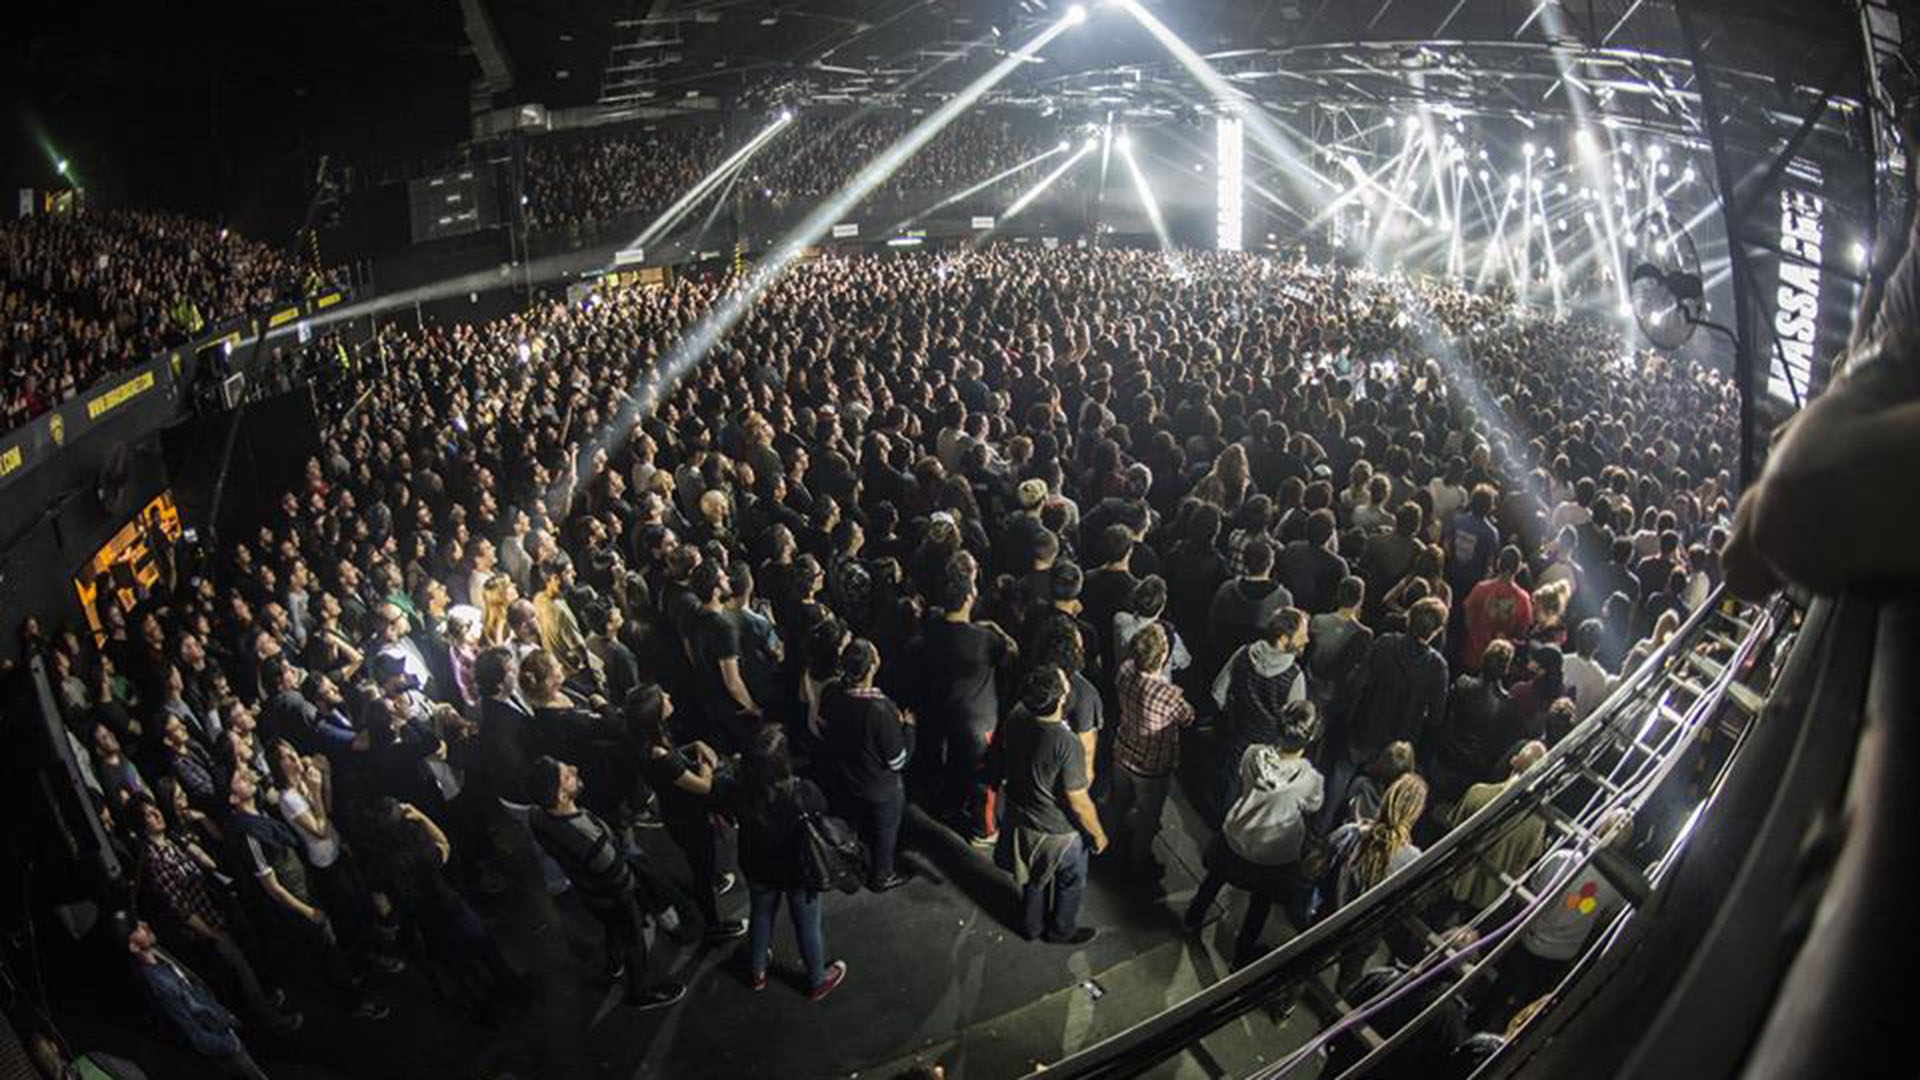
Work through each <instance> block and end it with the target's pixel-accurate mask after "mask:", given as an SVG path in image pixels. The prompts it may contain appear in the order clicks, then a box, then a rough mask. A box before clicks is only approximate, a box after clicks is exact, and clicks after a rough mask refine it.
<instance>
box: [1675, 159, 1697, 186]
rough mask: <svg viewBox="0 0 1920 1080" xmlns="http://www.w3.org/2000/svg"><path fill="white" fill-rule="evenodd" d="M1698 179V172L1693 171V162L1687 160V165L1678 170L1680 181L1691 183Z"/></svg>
mask: <svg viewBox="0 0 1920 1080" xmlns="http://www.w3.org/2000/svg"><path fill="white" fill-rule="evenodd" d="M1698 179H1700V174H1699V173H1697V172H1694V171H1693V163H1692V162H1688V163H1687V167H1686V168H1685V169H1683V170H1681V172H1680V182H1681V183H1683V184H1691V183H1693V182H1694V181H1695V180H1698Z"/></svg>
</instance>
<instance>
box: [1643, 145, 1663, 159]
mask: <svg viewBox="0 0 1920 1080" xmlns="http://www.w3.org/2000/svg"><path fill="white" fill-rule="evenodd" d="M1663 153H1664V151H1662V150H1661V149H1660V144H1659V143H1654V144H1652V145H1650V146H1648V147H1647V157H1648V159H1649V160H1652V161H1659V160H1660V158H1661V155H1662V154H1663Z"/></svg>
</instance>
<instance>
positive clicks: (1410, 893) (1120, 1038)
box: [1036, 590, 1771, 1080]
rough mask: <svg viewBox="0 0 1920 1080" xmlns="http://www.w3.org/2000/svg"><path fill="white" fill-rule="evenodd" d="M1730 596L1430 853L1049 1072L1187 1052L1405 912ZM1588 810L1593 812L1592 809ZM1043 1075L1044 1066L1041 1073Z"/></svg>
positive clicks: (1565, 762)
mask: <svg viewBox="0 0 1920 1080" xmlns="http://www.w3.org/2000/svg"><path fill="white" fill-rule="evenodd" d="M1728 603H1730V601H1729V599H1728V597H1727V596H1726V595H1725V594H1724V592H1723V591H1720V590H1716V592H1715V593H1714V594H1713V595H1712V596H1711V597H1710V598H1709V599H1708V601H1707V602H1706V603H1704V604H1702V605H1701V606H1700V607H1699V608H1698V609H1696V610H1695V611H1694V612H1693V613H1692V614H1691V615H1690V616H1689V617H1688V618H1687V620H1686V621H1685V622H1684V623H1683V624H1682V626H1681V628H1680V630H1679V631H1677V632H1676V633H1675V634H1674V635H1673V637H1671V638H1670V639H1669V640H1668V641H1667V642H1666V643H1665V644H1664V645H1662V646H1661V647H1660V648H1659V649H1657V650H1655V651H1654V652H1653V653H1652V655H1650V656H1649V657H1648V658H1647V660H1646V661H1645V662H1644V663H1642V664H1641V665H1640V667H1639V668H1638V669H1636V670H1635V671H1634V672H1633V673H1632V674H1631V675H1629V676H1628V677H1626V678H1625V679H1623V680H1621V683H1620V685H1619V686H1618V687H1617V688H1616V689H1615V691H1614V692H1613V693H1612V694H1611V695H1609V696H1608V698H1607V699H1606V700H1605V701H1604V702H1602V703H1601V705H1600V706H1599V707H1597V708H1596V709H1595V710H1594V711H1593V712H1592V713H1591V714H1589V715H1588V717H1587V718H1586V720H1584V721H1582V722H1581V723H1580V724H1579V725H1577V726H1576V727H1575V728H1574V730H1573V731H1572V732H1570V733H1568V735H1567V736H1566V737H1565V738H1563V739H1562V740H1560V742H1559V743H1558V744H1557V745H1556V746H1555V747H1554V748H1553V749H1551V750H1550V751H1549V752H1548V753H1547V755H1546V756H1545V757H1543V758H1542V759H1541V761H1540V762H1538V763H1537V764H1536V765H1535V766H1534V767H1533V768H1532V769H1530V770H1528V772H1527V773H1525V774H1523V775H1522V777H1521V778H1520V781H1519V782H1518V783H1515V784H1513V785H1511V786H1509V787H1508V789H1507V790H1506V791H1504V792H1502V793H1501V794H1500V795H1498V796H1496V797H1495V798H1494V799H1492V800H1491V801H1490V802H1489V803H1488V804H1487V805H1486V806H1485V807H1483V808H1482V809H1481V810H1480V811H1478V812H1477V813H1475V814H1474V815H1473V817H1471V818H1469V819H1468V820H1467V821H1465V822H1462V823H1460V824H1459V825H1457V826H1456V827H1455V828H1454V829H1452V830H1451V831H1450V832H1448V834H1447V835H1446V836H1444V837H1443V838H1441V840H1440V841H1438V842H1437V843H1435V844H1434V845H1433V846H1432V847H1431V848H1429V849H1428V850H1426V851H1425V852H1423V853H1422V854H1421V856H1420V857H1419V858H1418V859H1417V860H1415V862H1414V863H1413V864H1411V865H1410V866H1408V867H1406V868H1405V869H1404V870H1402V871H1400V872H1399V873H1397V874H1395V875H1393V876H1392V877H1391V878H1389V879H1387V880H1386V881H1383V882H1381V883H1380V884H1378V885H1376V886H1375V887H1373V888H1372V889H1369V890H1368V891H1367V892H1365V893H1363V894H1362V895H1360V896H1359V897H1356V898H1355V899H1354V900H1353V901H1352V902H1350V903H1348V904H1347V905H1345V906H1344V907H1342V908H1341V909H1340V910H1338V911H1336V912H1334V913H1332V914H1330V915H1329V916H1328V917H1327V918H1325V919H1323V920H1321V921H1320V922H1318V923H1316V924H1314V925H1313V926H1312V927H1309V928H1308V929H1307V930H1306V931H1304V932H1302V933H1301V934H1299V935H1297V936H1295V937H1294V938H1292V939H1291V940H1289V941H1288V942H1286V943H1285V944H1284V945H1282V946H1280V947H1279V948H1278V949H1276V950H1274V951H1273V952H1271V953H1269V954H1268V955H1267V956H1265V957H1263V958H1262V959H1260V960H1258V961H1255V962H1254V963H1253V964H1250V965H1248V966H1247V967H1245V968H1243V969H1241V970H1240V971H1238V972H1235V973H1233V974H1231V975H1229V976H1228V977H1227V978H1225V979H1222V980H1221V981H1220V982H1217V983H1215V984H1213V985H1212V986H1209V987H1207V988H1205V989H1203V990H1201V991H1199V992H1197V993H1195V994H1194V995H1192V996H1191V997H1189V998H1187V999H1186V1000H1184V1001H1182V1002H1180V1003H1178V1004H1176V1005H1174V1006H1172V1007H1171V1008H1169V1009H1167V1010H1165V1011H1163V1012H1161V1013H1159V1014H1157V1015H1155V1016H1153V1017H1150V1018H1148V1019H1146V1020H1143V1021H1141V1022H1140V1023H1137V1024H1135V1025H1133V1026H1131V1027H1129V1028H1127V1029H1125V1030H1123V1031H1121V1032H1118V1033H1116V1034H1115V1035H1112V1036H1110V1037H1108V1038H1107V1039H1104V1040H1102V1041H1101V1042H1099V1043H1096V1044H1094V1045H1092V1046H1089V1047H1086V1048H1084V1049H1082V1050H1080V1051H1078V1052H1076V1053H1074V1054H1072V1055H1069V1056H1068V1057H1066V1058H1063V1059H1062V1060H1060V1061H1058V1062H1055V1063H1054V1064H1052V1065H1050V1066H1048V1067H1047V1068H1046V1069H1045V1070H1044V1071H1045V1075H1046V1077H1048V1078H1049V1080H1052V1078H1058V1077H1101V1078H1106V1077H1121V1076H1133V1075H1138V1074H1139V1073H1142V1072H1144V1071H1146V1070H1147V1069H1149V1068H1151V1067H1152V1066H1153V1065H1154V1064H1156V1063H1158V1062H1160V1061H1162V1060H1165V1059H1166V1058H1167V1057H1169V1056H1171V1055H1173V1054H1175V1053H1178V1052H1180V1051H1181V1050H1182V1049H1184V1048H1185V1047H1186V1046H1188V1045H1190V1044H1192V1043H1193V1042H1195V1041H1196V1040H1198V1039H1201V1038H1204V1037H1205V1036H1206V1035H1208V1034H1210V1033H1212V1032H1213V1031H1215V1030H1217V1029H1219V1028H1220V1027H1222V1026H1224V1025H1225V1024H1227V1023H1229V1022H1230V1021H1232V1020H1233V1019H1235V1018H1237V1017H1239V1016H1241V1015H1244V1014H1246V1013H1248V1012H1251V1011H1253V1010H1254V1009H1256V1008H1259V1007H1260V1006H1261V1005H1262V1004H1264V1003H1265V1002H1267V1001H1270V1000H1272V999H1273V998H1274V997H1275V996H1276V995H1278V994H1280V993H1281V992H1283V991H1285V990H1287V989H1289V988H1290V987H1292V986H1294V985H1297V984H1299V983H1301V982H1304V981H1305V980H1307V979H1308V978H1311V977H1312V976H1313V975H1315V974H1316V973H1317V972H1319V971H1320V970H1321V969H1322V968H1324V967H1325V966H1327V965H1328V964H1329V963H1331V962H1333V961H1334V960H1335V959H1336V958H1337V956H1338V954H1339V952H1340V951H1341V950H1342V949H1343V948H1345V947H1346V946H1348V945H1350V944H1351V943H1352V942H1353V941H1356V940H1363V939H1365V938H1366V937H1369V936H1371V935H1373V934H1376V933H1378V932H1380V931H1381V930H1382V929H1384V927H1385V925H1386V924H1387V923H1389V922H1391V921H1394V920H1395V919H1397V917H1398V914H1397V913H1398V911H1399V910H1401V909H1402V908H1403V907H1404V905H1405V904H1406V903H1411V902H1417V901H1418V900H1420V899H1422V898H1423V897H1425V896H1426V895H1429V894H1431V893H1433V892H1435V891H1437V890H1439V889H1442V888H1445V887H1447V886H1449V885H1451V883H1452V882H1453V880H1454V878H1455V877H1456V876H1457V875H1458V874H1459V872H1460V871H1461V870H1462V868H1463V866H1462V863H1463V862H1464V861H1466V860H1470V859H1472V858H1473V857H1474V856H1475V855H1476V854H1477V852H1478V851H1479V850H1481V849H1482V848H1484V847H1485V846H1486V845H1488V844H1489V843H1490V842H1491V841H1492V840H1493V839H1495V838H1497V837H1498V836H1500V835H1501V834H1502V833H1503V832H1504V830H1505V829H1506V828H1508V827H1510V826H1512V825H1513V824H1514V823H1516V822H1518V821H1519V820H1520V819H1521V818H1523V817H1525V816H1527V815H1529V814H1532V813H1535V812H1536V811H1537V810H1538V809H1539V808H1540V807H1541V806H1542V805H1543V804H1544V803H1545V802H1546V801H1547V800H1548V798H1550V797H1551V795H1552V794H1557V793H1558V792H1559V791H1563V790H1565V788H1566V787H1567V786H1568V785H1570V784H1571V783H1573V782H1575V781H1576V780H1577V779H1578V778H1579V777H1580V775H1581V772H1582V770H1581V766H1583V765H1585V764H1586V763H1587V761H1589V760H1590V759H1591V758H1592V757H1593V756H1594V755H1596V754H1598V753H1600V752H1602V751H1604V750H1605V749H1607V748H1608V747H1611V746H1616V745H1617V744H1618V742H1619V740H1620V739H1621V733H1620V731H1619V729H1618V726H1617V723H1616V722H1617V721H1618V720H1620V719H1621V717H1622V716H1623V714H1624V713H1625V711H1626V709H1627V706H1629V705H1630V704H1633V703H1635V702H1637V701H1639V699H1640V697H1641V695H1642V694H1643V693H1645V692H1646V691H1647V690H1649V689H1650V688H1652V687H1654V686H1655V685H1656V682H1657V681H1658V680H1660V679H1662V678H1663V676H1664V675H1665V673H1666V672H1667V671H1668V669H1669V666H1670V665H1672V664H1675V663H1677V662H1678V660H1679V658H1680V657H1682V656H1683V655H1684V654H1685V653H1687V652H1688V651H1691V650H1693V649H1694V648H1696V647H1697V646H1698V645H1699V644H1700V643H1701V642H1702V641H1703V640H1705V634H1706V631H1707V629H1708V628H1709V625H1710V624H1711V623H1713V622H1715V621H1716V619H1718V618H1720V614H1719V609H1720V607H1721V606H1722V605H1723V604H1728ZM1770 622H1771V620H1770V619H1767V618H1760V619H1758V620H1757V621H1756V622H1755V623H1754V624H1753V625H1752V626H1751V627H1749V629H1748V632H1747V633H1746V634H1745V635H1744V640H1743V641H1742V642H1741V643H1740V644H1741V646H1742V647H1741V648H1740V649H1738V650H1736V652H1737V653H1738V654H1739V658H1741V659H1744V657H1746V656H1750V655H1751V652H1752V650H1753V648H1754V647H1755V645H1756V644H1757V642H1758V641H1759V640H1760V639H1761V638H1762V637H1763V636H1764V634H1765V632H1766V631H1767V630H1769V629H1770ZM1739 670H1740V663H1739V662H1737V661H1736V662H1730V663H1728V664H1726V665H1725V666H1724V669H1723V671H1722V672H1721V674H1720V676H1719V677H1718V678H1716V679H1715V680H1713V682H1714V684H1715V685H1713V686H1709V687H1708V688H1707V690H1708V692H1707V693H1705V694H1702V695H1701V696H1700V700H1699V701H1698V702H1696V707H1695V708H1693V709H1690V710H1689V713H1690V715H1692V716H1693V717H1695V722H1694V724H1692V725H1689V724H1682V725H1677V726H1676V727H1675V728H1674V729H1673V731H1671V732H1669V733H1668V738H1667V739H1666V740H1664V741H1666V742H1669V743H1672V742H1673V741H1674V740H1673V736H1675V735H1677V734H1679V733H1682V732H1691V731H1694V730H1697V722H1698V720H1699V719H1701V718H1704V717H1706V716H1709V715H1711V714H1712V712H1713V711H1714V707H1716V706H1717V704H1718V703H1719V698H1720V695H1722V694H1724V693H1725V690H1726V687H1727V686H1728V685H1730V684H1731V682H1732V680H1733V679H1734V678H1735V677H1736V675H1737V673H1738V672H1739ZM1686 741H1687V740H1684V739H1683V740H1681V741H1680V742H1679V743H1678V744H1676V745H1675V746H1668V747H1665V748H1656V749H1664V750H1665V751H1666V752H1663V753H1659V754H1657V755H1656V757H1658V758H1659V759H1660V760H1659V762H1658V765H1659V768H1658V769H1657V775H1655V776H1653V777H1650V778H1647V781H1648V782H1647V783H1645V784H1644V785H1639V786H1643V787H1645V788H1646V789H1647V790H1652V789H1653V788H1654V787H1656V786H1657V784H1658V782H1659V780H1661V779H1663V778H1664V777H1665V776H1666V775H1667V774H1668V773H1669V772H1670V771H1671V768H1672V765H1673V762H1674V760H1675V759H1677V757H1678V754H1676V753H1672V751H1673V750H1674V749H1676V748H1677V747H1679V746H1684V744H1685V742H1686ZM1582 816H1583V817H1585V816H1588V815H1586V814H1584V813H1583V814H1582ZM1036 1075H1038V1074H1036Z"/></svg>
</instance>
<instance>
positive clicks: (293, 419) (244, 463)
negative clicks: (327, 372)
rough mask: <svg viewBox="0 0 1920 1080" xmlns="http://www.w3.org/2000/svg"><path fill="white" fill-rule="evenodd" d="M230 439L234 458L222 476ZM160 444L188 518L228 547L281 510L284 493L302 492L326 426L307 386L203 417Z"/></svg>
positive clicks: (190, 421)
mask: <svg viewBox="0 0 1920 1080" xmlns="http://www.w3.org/2000/svg"><path fill="white" fill-rule="evenodd" d="M229 439H231V441H232V444H233V454H232V456H231V457H228V458H226V466H225V474H224V477H223V475H222V466H221V463H222V457H223V454H224V453H225V450H226V447H227V443H228V441H229ZM161 441H162V445H163V447H164V450H165V455H166V464H167V472H168V475H169V476H171V477H172V480H173V497H174V502H175V504H176V505H177V506H178V507H179V508H180V517H181V520H182V521H184V522H186V523H188V524H202V523H204V524H206V525H207V526H209V527H210V528H211V529H212V530H213V535H215V536H217V537H219V538H220V539H221V540H222V541H233V540H239V539H241V538H243V537H246V536H249V535H252V534H253V533H254V532H255V531H256V530H258V529H259V527H260V525H261V524H262V523H263V522H266V521H268V520H269V518H270V515H272V514H273V513H274V512H275V510H276V508H277V507H278V506H279V503H280V496H281V494H282V493H283V492H287V491H294V490H296V489H298V487H299V486H300V484H301V482H302V479H303V476H304V470H305V469H306V463H307V459H308V458H309V457H313V456H315V455H317V454H319V452H320V426H319V422H318V419H317V418H316V416H315V414H314V408H313V394H312V392H311V391H310V390H308V389H307V388H305V387H302V388H300V389H297V390H293V391H290V392H288V393H285V394H280V395H277V396H275V397H270V398H267V399H265V400H263V401H256V402H254V403H253V404H251V405H248V406H247V407H246V409H245V410H243V411H241V412H239V413H228V412H221V413H201V414H198V415H196V416H193V417H191V418H189V419H187V420H185V421H183V422H181V423H179V424H176V425H174V426H173V427H171V428H169V429H167V431H166V432H165V433H164V434H163V435H162V437H161ZM216 489H218V490H219V493H220V494H219V506H218V508H217V511H216V508H215V507H214V492H215V490H216ZM216 512H217V513H218V518H217V520H216V519H215V517H214V514H215V513H216Z"/></svg>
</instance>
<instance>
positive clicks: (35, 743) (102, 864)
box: [5, 653, 126, 901]
mask: <svg viewBox="0 0 1920 1080" xmlns="http://www.w3.org/2000/svg"><path fill="white" fill-rule="evenodd" d="M24 674H25V676H26V678H25V680H24V681H23V682H19V681H17V682H16V683H15V684H14V686H13V690H14V694H13V695H12V698H11V700H10V702H9V704H8V708H7V712H8V714H9V715H10V717H11V719H12V721H13V722H14V723H15V724H18V725H20V727H19V728H18V729H16V730H15V731H14V732H12V733H11V737H10V739H9V742H10V743H11V745H13V746H16V747H22V748H28V747H30V748H31V750H30V751H29V752H27V753H21V754H15V755H10V756H11V757H12V758H13V759H14V760H12V761H11V762H9V764H8V767H7V768H6V770H5V772H6V773H8V774H10V775H8V777H7V783H8V784H9V786H10V787H12V789H13V791H14V792H15V794H16V795H21V796H23V797H24V796H25V795H26V793H27V792H32V793H33V794H34V795H35V796H37V798H33V799H31V800H29V801H30V802H31V803H36V804H38V805H37V807H35V806H28V807H16V808H15V810H16V812H18V811H21V810H24V811H26V812H27V813H29V814H33V816H34V817H37V818H39V819H41V823H42V825H43V827H40V828H35V829H33V830H32V831H31V834H30V835H31V838H32V844H33V846H34V848H35V849H36V850H34V851H33V852H32V853H31V854H29V855H27V857H28V858H30V859H32V860H33V862H34V865H36V866H38V867H43V868H46V869H47V870H49V871H52V872H51V873H49V874H48V875H47V877H46V878H44V879H42V884H43V887H47V888H50V889H51V890H52V891H54V892H56V893H66V894H68V895H65V896H61V895H48V896H45V897H44V898H45V899H47V900H50V901H60V900H68V899H80V898H84V897H86V896H87V895H88V894H89V893H92V894H95V895H98V893H99V890H101V889H102V888H104V887H105V886H107V885H109V884H111V883H113V882H117V881H119V880H121V878H122V877H123V876H124V875H125V873H126V867H125V866H123V865H122V864H121V862H120V857H119V856H118V855H116V854H115V853H114V850H113V845H112V843H110V842H109V841H108V839H107V833H106V829H105V828H103V827H102V826H101V824H100V818H99V817H98V816H97V815H96V814H95V813H94V810H93V801H92V799H91V798H90V796H89V795H88V792H87V790H86V781H85V779H83V777H82V776H81V772H80V762H79V760H78V759H77V758H75V757H74V753H73V747H72V745H71V744H70V743H68V741H67V727H66V724H65V723H64V722H63V721H62V720H61V717H60V706H59V705H58V704H57V703H56V702H55V700H54V696H53V682H52V680H51V679H49V678H48V676H47V665H46V660H45V658H43V657H42V656H41V655H40V654H39V653H34V654H33V655H32V656H30V657H29V659H28V660H27V664H26V671H25V672H24ZM36 809H37V810H38V811H39V812H38V813H37V814H35V813H34V811H35V810H36ZM62 871H68V873H62Z"/></svg>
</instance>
